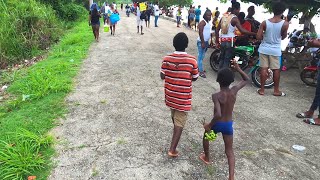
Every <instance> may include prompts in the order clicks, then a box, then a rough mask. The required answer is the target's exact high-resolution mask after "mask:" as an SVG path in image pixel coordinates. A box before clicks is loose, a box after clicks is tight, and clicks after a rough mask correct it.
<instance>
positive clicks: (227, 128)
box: [199, 60, 249, 180]
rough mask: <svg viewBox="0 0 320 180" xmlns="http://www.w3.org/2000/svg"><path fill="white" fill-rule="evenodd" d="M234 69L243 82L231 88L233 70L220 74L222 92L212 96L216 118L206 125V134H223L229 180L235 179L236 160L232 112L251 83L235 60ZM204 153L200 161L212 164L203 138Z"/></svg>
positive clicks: (219, 81) (227, 69)
mask: <svg viewBox="0 0 320 180" xmlns="http://www.w3.org/2000/svg"><path fill="white" fill-rule="evenodd" d="M232 63H233V65H232V67H233V68H234V69H235V70H236V71H237V72H239V73H240V75H241V77H242V81H240V82H239V83H238V84H237V85H235V86H233V87H231V88H230V87H229V86H230V84H231V83H232V82H233V81H234V73H233V71H232V70H231V69H229V68H225V69H222V70H220V71H219V72H218V77H217V82H218V83H219V84H220V91H219V92H217V93H214V94H213V95H212V101H213V104H214V117H213V119H212V120H211V122H210V123H205V124H204V126H203V127H204V129H205V133H209V132H210V131H211V130H213V131H214V133H216V134H217V133H219V132H221V133H222V136H223V141H224V144H225V153H226V155H227V158H228V164H229V180H233V179H234V168H235V158H234V154H233V147H232V144H233V120H232V111H233V107H234V104H235V102H236V97H237V93H238V91H239V90H240V89H242V88H243V87H244V86H245V85H246V84H248V82H249V77H248V75H247V74H246V73H244V72H243V71H242V70H241V68H240V67H239V65H238V64H237V62H236V61H235V60H233V61H232ZM203 149H204V153H202V154H200V157H199V158H200V159H201V160H202V161H203V162H204V163H205V164H210V159H209V141H208V140H206V139H205V135H204V137H203Z"/></svg>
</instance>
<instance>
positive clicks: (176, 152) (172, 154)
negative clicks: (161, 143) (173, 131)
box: [168, 151, 179, 158]
mask: <svg viewBox="0 0 320 180" xmlns="http://www.w3.org/2000/svg"><path fill="white" fill-rule="evenodd" d="M168 156H170V157H173V158H174V157H178V156H179V152H178V151H175V152H170V151H168Z"/></svg>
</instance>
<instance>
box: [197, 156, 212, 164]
mask: <svg viewBox="0 0 320 180" xmlns="http://www.w3.org/2000/svg"><path fill="white" fill-rule="evenodd" d="M199 158H200V159H201V160H202V161H203V162H204V163H205V164H206V165H210V164H212V162H210V161H209V159H208V158H207V157H206V155H205V154H204V153H201V154H200V156H199Z"/></svg>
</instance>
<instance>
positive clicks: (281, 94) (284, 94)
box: [273, 92, 286, 97]
mask: <svg viewBox="0 0 320 180" xmlns="http://www.w3.org/2000/svg"><path fill="white" fill-rule="evenodd" d="M273 95H274V96H280V97H284V96H286V93H284V92H280V94H274V93H273Z"/></svg>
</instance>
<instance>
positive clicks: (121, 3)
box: [120, 3, 123, 11]
mask: <svg viewBox="0 0 320 180" xmlns="http://www.w3.org/2000/svg"><path fill="white" fill-rule="evenodd" d="M120 7H121V11H122V10H123V3H121V5H120Z"/></svg>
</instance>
